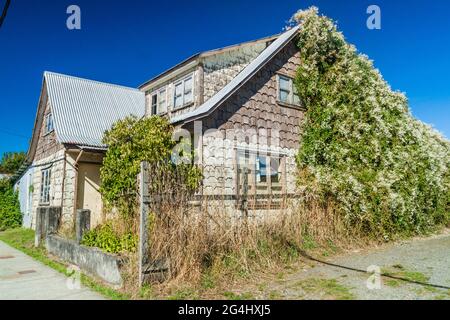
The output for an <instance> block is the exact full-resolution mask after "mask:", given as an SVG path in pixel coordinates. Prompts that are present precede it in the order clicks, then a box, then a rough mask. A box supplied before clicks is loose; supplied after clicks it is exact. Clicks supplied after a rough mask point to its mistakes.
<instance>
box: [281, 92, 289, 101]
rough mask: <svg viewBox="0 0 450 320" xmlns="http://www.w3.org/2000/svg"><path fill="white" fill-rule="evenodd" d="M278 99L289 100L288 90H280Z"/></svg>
mask: <svg viewBox="0 0 450 320" xmlns="http://www.w3.org/2000/svg"><path fill="white" fill-rule="evenodd" d="M280 101H282V102H289V91H284V90H280Z"/></svg>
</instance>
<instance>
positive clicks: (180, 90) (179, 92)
mask: <svg viewBox="0 0 450 320" xmlns="http://www.w3.org/2000/svg"><path fill="white" fill-rule="evenodd" d="M182 94H183V83H182V82H180V83H178V84H176V85H175V96H181V95H182Z"/></svg>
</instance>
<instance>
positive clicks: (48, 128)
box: [44, 113, 54, 134]
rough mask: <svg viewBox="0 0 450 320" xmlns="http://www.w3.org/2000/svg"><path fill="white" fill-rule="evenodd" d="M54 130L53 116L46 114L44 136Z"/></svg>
mask: <svg viewBox="0 0 450 320" xmlns="http://www.w3.org/2000/svg"><path fill="white" fill-rule="evenodd" d="M53 130H54V127H53V116H52V114H51V113H49V114H47V115H46V116H45V130H44V134H47V133H50V132H52V131H53Z"/></svg>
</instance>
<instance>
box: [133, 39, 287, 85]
mask: <svg viewBox="0 0 450 320" xmlns="http://www.w3.org/2000/svg"><path fill="white" fill-rule="evenodd" d="M279 36H280V34H276V35H272V36H268V37H264V38H260V39H257V40H252V41H246V42H242V43H238V44H234V45H231V46H226V47H223V48H218V49H213V50H208V51H204V52H200V53H196V54H194V55H192V56H190V57H189V58H187V59H185V60H183V61H182V62H180V63H178V64H176V65H175V66H173V67H171V68H169V69H167V70H166V71H164V72H162V73H160V74H158V75H157V76H155V77H153V78H151V79H150V80H148V81H146V82H144V83H143V84H141V85H140V86H139V89H140V90H144V89H145V88H146V87H148V86H149V85H150V84H153V83H154V82H155V81H157V80H160V79H162V78H164V77H165V76H167V75H169V74H171V73H172V72H174V71H176V70H178V69H180V68H183V67H186V66H188V67H191V66H195V65H196V64H197V63H198V60H199V59H201V58H205V57H209V56H213V55H216V54H220V53H223V52H227V51H231V50H235V49H238V48H240V47H244V46H248V45H253V44H258V43H264V42H266V43H269V42H270V41H273V40H275V39H276V38H278V37H279Z"/></svg>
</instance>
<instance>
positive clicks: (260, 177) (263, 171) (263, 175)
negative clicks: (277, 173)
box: [256, 156, 267, 184]
mask: <svg viewBox="0 0 450 320" xmlns="http://www.w3.org/2000/svg"><path fill="white" fill-rule="evenodd" d="M256 170H257V177H256V182H258V183H264V184H265V183H267V158H266V157H265V156H260V157H257V158H256Z"/></svg>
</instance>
